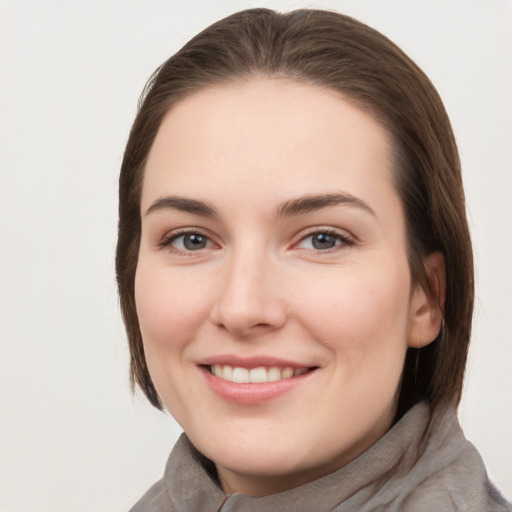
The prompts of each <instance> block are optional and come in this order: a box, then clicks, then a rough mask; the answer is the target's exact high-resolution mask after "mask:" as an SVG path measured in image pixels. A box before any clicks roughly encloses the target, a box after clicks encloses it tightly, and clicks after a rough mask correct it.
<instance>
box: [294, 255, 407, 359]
mask: <svg viewBox="0 0 512 512" xmlns="http://www.w3.org/2000/svg"><path fill="white" fill-rule="evenodd" d="M395 265H396V262H395ZM384 267H385V266H384ZM375 268H376V269H377V270H375ZM379 268H382V267H381V266H378V267H372V268H368V267H367V266H362V265H361V266H353V267H351V268H349V269H340V271H339V273H336V272H333V273H330V275H326V276H325V278H322V276H317V279H315V280H314V283H315V286H311V285H309V286H308V293H303V294H302V297H303V298H304V299H303V300H302V301H301V306H300V307H301V310H302V311H304V314H302V315H300V317H301V318H302V319H303V320H304V321H305V323H307V324H308V328H309V330H311V331H313V332H315V335H316V337H317V338H318V339H322V340H323V343H324V344H326V345H328V346H329V348H331V350H332V351H333V352H336V353H341V354H342V355H345V354H346V353H347V351H348V352H351V353H353V354H358V353H359V354H364V355H371V354H374V355H375V357H377V358H378V357H381V353H382V352H385V351H386V350H389V348H390V347H391V346H395V347H398V348H399V349H400V352H403V350H404V348H403V347H402V345H404V344H405V338H406V334H407V327H408V316H409V294H410V282H409V277H408V273H407V272H404V271H401V270H400V268H395V267H394V266H392V267H391V268H389V267H388V269H387V271H386V272H381V271H379V270H378V269H379ZM405 268H407V267H405ZM309 282H311V280H309ZM305 286H307V284H306V283H305ZM306 313H307V314H306Z"/></svg>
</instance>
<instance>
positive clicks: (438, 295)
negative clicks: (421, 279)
mask: <svg viewBox="0 0 512 512" xmlns="http://www.w3.org/2000/svg"><path fill="white" fill-rule="evenodd" d="M425 277H426V280H427V286H428V289H427V288H426V287H425V285H424V284H422V283H418V284H417V285H416V287H415V289H414V290H413V292H412V297H411V309H410V324H409V338H408V345H409V346H410V347H413V348H421V347H424V346H425V345H428V344H429V343H431V342H432V341H434V340H435V339H436V338H437V336H438V335H439V332H440V330H441V327H442V324H443V318H444V303H445V296H446V270H445V263H444V256H443V254H442V253H441V252H434V253H432V254H430V255H429V256H428V257H427V258H426V260H425Z"/></svg>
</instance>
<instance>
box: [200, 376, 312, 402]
mask: <svg viewBox="0 0 512 512" xmlns="http://www.w3.org/2000/svg"><path fill="white" fill-rule="evenodd" d="M201 370H202V373H203V375H204V376H205V379H206V382H207V384H208V386H209V387H210V389H211V390H212V391H213V392H214V393H216V394H217V395H219V396H220V397H221V398H224V399H225V400H228V401H230V402H234V403H237V404H240V405H256V404H260V403H263V402H267V401H269V400H272V399H273V398H277V397H278V396H280V395H283V394H284V393H287V392H288V391H291V390H292V389H294V388H296V387H297V386H299V385H300V384H301V383H303V382H304V381H305V380H307V379H308V378H309V377H310V376H311V375H312V374H313V373H315V371H309V372H307V373H303V374H302V375H297V376H296V377H290V378H289V379H282V380H277V381H275V382H261V383H257V384H256V383H252V382H249V383H246V384H239V383H238V382H230V381H227V380H224V379H221V378H219V377H216V376H215V375H213V374H212V373H211V372H210V371H209V369H208V368H205V367H204V366H203V367H201Z"/></svg>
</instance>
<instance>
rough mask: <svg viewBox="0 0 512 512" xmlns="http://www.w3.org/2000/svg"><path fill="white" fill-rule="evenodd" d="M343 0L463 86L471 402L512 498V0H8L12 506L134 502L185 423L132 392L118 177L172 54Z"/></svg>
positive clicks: (456, 118)
mask: <svg viewBox="0 0 512 512" xmlns="http://www.w3.org/2000/svg"><path fill="white" fill-rule="evenodd" d="M254 6H270V7H274V8H278V9H286V10H288V9H291V8H296V7H304V6H308V7H325V8H334V9H336V10H339V11H341V12H344V13H347V14H350V15H353V16H355V17H357V18H359V19H361V20H362V21H365V22H367V23H369V24H370V25H372V26H374V27H375V28H377V29H379V30H381V31H382V32H384V33H385V34H386V35H388V36H390V37H391V38H392V39H393V40H394V41H395V42H397V43H398V44H399V45H400V46H401V47H402V48H403V49H404V50H405V51H406V52H407V53H409V54H410V55H411V56H412V57H413V58H414V59H415V60H416V61H417V62H418V64H419V65H420V66H421V67H422V68H423V69H424V70H425V71H426V72H427V74H428V75H429V76H430V77H431V79H432V80H433V82H434V84H435V85H436V86H437V87H438V89H439V92H440V93H441V96H442V97H443V98H444V100H445V103H446V106H447V109H448V112H449V114H450V116H451V118H452V121H453V125H454V129H455V132H456V136H457V139H458V142H459V145H460V151H461V156H462V161H463V165H464V175H465V181H466V187H467V197H468V205H469V212H470V218H471V227H472V232H473V236H474V242H475V248H476V262H477V266H478V273H477V285H478V301H477V310H476V316H475V321H476V323H475V330H474V340H473V347H472V351H471V359H470V363H469V367H468V375H467V386H466V394H465V398H464V401H463V404H462V407H461V419H462V422H463V425H464V428H465V431H466V434H467V436H468V437H469V438H470V439H471V440H472V441H473V442H474V443H475V444H476V445H477V446H478V448H479V449H480V451H481V453H482V456H483V458H484V460H485V462H486V464H487V467H488V471H489V473H490V475H491V477H492V479H493V480H494V481H495V482H496V483H497V484H498V486H499V487H500V488H501V489H502V491H503V492H504V493H505V494H506V496H507V497H508V498H509V499H511V498H512V471H511V470H510V461H511V460H512V377H511V370H510V367H511V362H512V335H511V321H510V318H511V314H512V292H511V290H512V272H511V268H512V265H511V261H512V227H511V226H512V206H511V204H512V200H511V197H512V170H511V162H512V149H511V146H512V99H511V98H512V64H511V63H512V30H511V28H512V1H510V0H429V1H428V2H412V1H410V0H386V1H383V0H339V1H335V0H333V1H328V0H325V1H319V2H305V1H286V0H282V1H274V2H272V1H261V2H254V1H248V0H230V1H228V0H225V1H208V0H204V1H197V0H195V1H194V0H189V1H181V0H180V1H169V0H168V1H164V0H145V1H144V2H142V1H137V0H115V1H114V0H87V1H78V0H47V1H45V0H0V123H1V124H0V166H1V174H0V179H1V184H0V194H1V196H0V210H1V211H0V230H1V233H0V236H1V238H0V240H1V242H0V243H1V250H0V263H1V267H0V268H1V273H0V320H1V324H0V336H1V344H0V407H1V410H0V414H1V416H0V429H1V430H0V510H1V511H5V512H31V511H37V512H58V511H69V510H73V511H74V512H82V511H95V512H103V511H105V512H106V511H109V512H112V511H120V512H121V511H126V510H128V509H129V507H130V505H131V504H132V503H133V502H134V501H135V500H136V499H137V498H138V497H139V496H140V495H141V494H142V493H143V492H144V491H145V490H146V489H147V488H148V487H149V485H150V484H151V483H153V482H154V481H155V480H156V479H157V478H159V476H160V474H161V472H162V470H163V467H164V463H165V460H166V458H167V455H168V452H169V450H170V448H171V446H172V445H173V443H174V441H175V439H176V438H177V436H178V433H179V427H178V426H177V425H176V424H174V423H173V421H172V419H171V418H170V417H169V416H167V415H164V414H161V413H158V412H156V411H153V409H152V408H151V407H150V406H149V405H147V404H146V403H145V401H144V400H143V399H142V398H140V397H136V398H135V399H134V400H132V398H131V397H130V394H129V389H128V380H127V368H128V357H127V348H126V344H125V337H124V331H123V326H122V323H121V320H120V315H119V312H118V305H117V296H116V288H115V283H114V264H113V252H114V244H115V231H116V208H117V198H116V194H117V191H116V180H117V174H118V168H119V165H120V162H121V156H122V151H123V147H124V143H125V141H126V138H127V135H128V130H129V127H130V125H131V122H132V120H133V117H134V114H135V106H136V101H137V98H138V95H139V93H140V91H141V89H142V87H143V85H144V83H145V80H146V79H147V77H148V76H149V74H150V73H151V72H152V71H153V69H154V68H155V67H156V66H157V65H158V64H160V63H161V62H162V61H163V60H164V59H165V58H167V57H168V56H169V55H170V54H171V53H173V52H174V51H176V50H177V49H178V48H179V47H180V46H181V45H182V44H183V43H184V42H185V41H186V40H187V39H188V38H189V37H191V36H192V35H194V34H195V33H196V32H197V31H199V30H200V29H202V28H204V27H205V26H206V25H208V24H209V23H211V22H213V21H214V20H216V19H218V18H220V17H222V16H224V15H227V14H229V13H231V12H234V11H236V10H239V9H242V8H245V7H254Z"/></svg>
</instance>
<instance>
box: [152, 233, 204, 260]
mask: <svg viewBox="0 0 512 512" xmlns="http://www.w3.org/2000/svg"><path fill="white" fill-rule="evenodd" d="M187 235H196V236H199V237H202V238H204V239H205V240H206V242H207V243H210V244H214V242H213V241H212V239H211V237H210V236H208V235H206V234H204V233H202V232H201V231H200V230H198V229H186V230H180V231H177V232H175V233H171V234H169V235H166V236H164V237H163V238H162V240H161V241H160V242H159V243H158V244H157V245H158V247H160V248H162V249H165V248H167V249H168V250H169V252H172V253H176V254H180V255H187V256H193V255H194V253H199V252H201V251H202V250H204V249H198V250H197V251H194V250H190V249H189V250H182V249H178V248H177V247H174V246H173V245H172V244H173V242H175V241H176V240H178V239H179V238H181V237H185V236H187ZM205 249H206V248H205Z"/></svg>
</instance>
